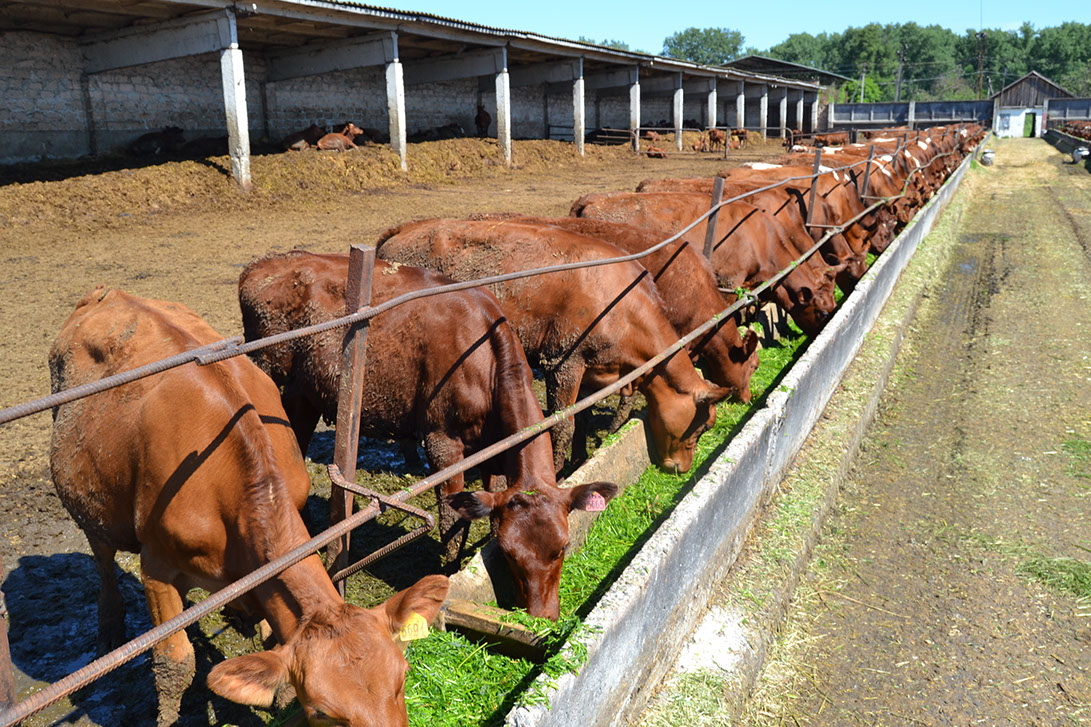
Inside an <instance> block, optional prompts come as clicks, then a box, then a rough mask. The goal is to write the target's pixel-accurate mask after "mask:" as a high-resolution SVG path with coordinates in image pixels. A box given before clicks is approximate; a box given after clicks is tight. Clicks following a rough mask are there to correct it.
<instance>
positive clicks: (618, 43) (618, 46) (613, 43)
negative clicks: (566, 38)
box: [576, 35, 629, 51]
mask: <svg viewBox="0 0 1091 727" xmlns="http://www.w3.org/2000/svg"><path fill="white" fill-rule="evenodd" d="M576 42H578V43H590V44H591V45H601V46H602V47H604V48H613V49H614V50H624V51H627V50H629V44H628V43H626V42H625V41H623V40H606V39H604V40H595V39H594V38H588V37H586V36H582V35H581V36H580V37H579V38H576Z"/></svg>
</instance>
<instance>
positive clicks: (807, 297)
mask: <svg viewBox="0 0 1091 727" xmlns="http://www.w3.org/2000/svg"><path fill="white" fill-rule="evenodd" d="M792 297H793V298H795V302H796V305H808V304H810V302H811V301H812V300H814V291H812V290H811V289H810V288H808V287H807V286H806V285H804V286H803V287H802V288H800V289H799V290H797V291H796V292H795V294H794V295H793V296H792Z"/></svg>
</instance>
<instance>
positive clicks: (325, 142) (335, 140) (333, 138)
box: [315, 122, 364, 151]
mask: <svg viewBox="0 0 1091 727" xmlns="http://www.w3.org/2000/svg"><path fill="white" fill-rule="evenodd" d="M363 133H364V132H363V130H362V129H361V128H360V127H358V126H356V125H355V124H353V123H351V122H350V123H348V124H345V128H343V129H341V131H340V132H338V133H336V134H326V135H325V136H323V137H322V138H321V139H319V140H318V143H317V144H315V146H317V147H318V148H319V149H322V150H324V151H348V150H349V149H355V148H356V143H355V142H354V141H353V140H354V139H355V138H356V137H357V136H359V135H361V134H363Z"/></svg>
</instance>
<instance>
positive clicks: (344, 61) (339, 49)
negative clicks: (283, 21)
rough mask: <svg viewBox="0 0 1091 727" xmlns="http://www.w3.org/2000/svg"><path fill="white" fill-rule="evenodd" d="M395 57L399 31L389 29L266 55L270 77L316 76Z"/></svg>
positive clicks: (373, 63)
mask: <svg viewBox="0 0 1091 727" xmlns="http://www.w3.org/2000/svg"><path fill="white" fill-rule="evenodd" d="M397 57H398V34H397V33H392V32H389V31H384V32H381V33H376V34H375V35H371V36H367V37H365V38H349V39H346V40H337V41H333V42H327V43H316V44H307V45H304V46H300V47H298V48H292V49H289V50H282V51H275V52H273V53H269V54H268V55H267V56H266V60H267V63H268V72H267V76H266V77H267V78H268V80H269V81H283V80H286V79H289V78H300V77H303V76H319V75H322V74H323V73H330V72H333V71H344V70H348V69H350V68H367V67H369V66H382V65H386V64H387V63H390V62H392V61H394V60H395V59H397Z"/></svg>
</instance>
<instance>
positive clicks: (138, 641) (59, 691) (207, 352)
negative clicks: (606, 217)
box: [0, 151, 956, 727]
mask: <svg viewBox="0 0 1091 727" xmlns="http://www.w3.org/2000/svg"><path fill="white" fill-rule="evenodd" d="M954 153H956V152H954V151H952V152H946V153H944V154H938V155H936V156H935V157H933V159H932V160H931V161H929V162H928V164H926V165H924V166H921V167H918V168H917V169H915V170H913V172H912V173H910V175H908V176H907V178H906V181H905V184H904V185H903V187H902V192H901V194H899V195H894V196H891V197H887V198H883V199H882V200H880V201H878V202H876V203H874V204H872V205H871V206H869V207H867V208H865V209H864V210H863V211H861V212H860V213H859V214H857V215H856V216H854V217H853V218H851V219H849V220H846V221H845V222H844V223H842V225H840V226H838V227H835V228H832V229H831V230H830V231H829V232H827V233H826V234H825V235H824V236H823V237H822V238H821V239H820V240H818V241H817V242H815V243H814V245H812V246H811V247H810V248H809V249H808V250H806V251H805V252H803V253H802V254H801V255H800V256H799V257H798V258H796V260H795V261H793V262H792V263H791V264H789V265H788V266H787V267H785V268H784V269H783V270H781V271H780V272H778V273H777V274H775V275H774V276H772V277H771V278H770V279H769V280H766V281H765V282H763V283H762V284H761V285H759V286H757V287H756V288H754V290H752V291H748V292H746V294H744V295H743V296H741V297H740V298H739V300H737V301H736V302H735V303H733V304H731V305H729V306H728V307H726V308H724V309H723V310H722V311H720V312H719V313H717V314H716V315H715V316H713V317H712V318H710V319H709V320H708V321H706V322H705V323H703V324H702V325H700V326H698V327H697V328H695V329H694V330H692V331H690V333H688V334H686V335H685V336H682V337H681V338H680V339H679V340H678V341H676V342H675V343H674V344H672V345H671V346H669V347H668V348H667V349H665V350H664V351H661V352H660V353H659V354H657V355H656V356H654V357H653V358H651V359H649V360H648V361H646V362H645V363H644V364H643V365H642V366H639V367H637V368H636V369H634V370H633V371H631V372H629V373H628V374H626V375H625V376H622V377H620V378H619V379H618V380H617V381H615V382H614V383H613V384H611V385H609V386H606V387H604V388H602V389H600V390H598V391H597V392H595V393H593V394H591V395H589V396H587V397H585V398H583V399H581V400H580V401H578V402H576V403H575V404H573V405H571V406H569V407H567V408H565V409H563V410H561V411H559V412H555V413H554V414H552V415H550V416H548V417H546V418H545V419H543V420H542V421H541V422H538V423H537V424H535V425H534V426H531V427H528V428H526V429H524V430H522V431H520V432H517V433H515V434H513V435H510V436H508V437H505V438H504V439H502V440H500V441H499V442H496V443H494V444H492V445H490V446H488V447H486V448H484V449H482V450H481V451H479V452H476V453H474V454H472V455H470V456H468V457H466V458H465V459H463V460H462V461H460V462H458V463H456V464H454V465H451V466H450V467H446V468H444V469H442V470H440V471H438V472H435V473H433V474H431V475H429V476H428V477H425V478H424V479H422V480H420V481H419V482H417V483H416V484H415V485H413V486H412V487H411V488H407V489H403V490H401V491H399V492H397V493H395V494H393V495H391V496H389V497H383V498H382V499H380V498H379V497H376V495H377V493H372V492H371V491H365V492H363V493H361V494H364V496H366V497H370V498H372V499H373V500H374V502H373V503H372V504H371V505H369V506H368V507H366V508H364V509H362V510H360V511H358V512H356V513H355V514H351V515H348V516H347V517H346V518H345V519H344V520H342V521H341V522H339V523H336V524H334V525H332V526H331V527H329V528H328V529H327V530H325V531H323V532H322V533H319V534H318V535H316V536H314V537H312V538H311V539H310V540H308V541H307V542H305V543H302V544H301V545H298V546H296V547H295V548H293V549H292V550H290V551H289V552H288V553H285V554H284V555H282V556H280V557H279V558H276V559H274V560H272V561H270V562H269V563H267V564H265V565H264V566H262V567H260V568H258V569H257V570H255V571H253V572H251V573H250V574H248V575H246V576H244V577H243V578H240V579H239V580H238V581H235V582H234V583H232V584H231V585H229V586H226V587H225V588H223V589H221V590H219V591H217V592H216V593H214V594H212V595H210V596H209V597H208V598H206V599H205V600H203V601H202V602H201V603H199V604H196V605H194V606H191V607H189V608H187V609H186V610H185V611H183V612H182V613H181V614H179V615H178V616H175V617H174V618H172V619H169V620H168V621H165V622H164V623H162V624H160V625H159V626H156V627H154V628H152V629H151V630H149V631H146V632H145V633H143V634H141V635H140V636H138V637H136V638H135V639H132V640H131V641H129V642H128V643H126V644H124V645H123V646H121V647H119V648H117V649H115V650H113V651H111V652H110V653H109V654H106V655H105V656H103V657H100V658H98V659H96V660H94V661H92V662H91V663H90V664H87V665H86V666H84V667H82V668H80V669H78V670H76V671H75V672H73V673H72V674H69V675H68V676H67V677H64V678H63V679H61V680H59V681H57V682H55V683H53V684H51V685H49V686H47V687H44V688H43V689H41V690H40V691H38V692H36V693H34V694H33V695H31V696H30V697H28V698H27V699H25V700H23V701H21V702H19V703H18V704H16V705H14V706H13V707H11V708H9V709H5V710H4V711H3V712H0V727H13V726H14V725H17V724H19V723H20V722H21V721H22V720H24V719H26V718H27V717H30V716H32V715H34V714H36V713H37V712H39V711H41V710H42V709H44V708H45V707H47V706H49V705H50V704H52V703H54V702H56V701H58V700H60V699H63V698H64V697H65V696H67V695H69V694H71V693H72V692H74V691H76V690H77V689H80V688H82V687H84V686H86V685H87V684H90V683H91V682H93V681H96V680H97V679H99V678H101V677H102V676H104V675H105V674H108V673H109V672H111V671H113V670H114V669H116V668H118V667H119V666H121V665H122V664H125V663H126V662H128V661H130V660H132V659H133V658H135V657H136V656H138V655H139V654H141V653H143V652H145V651H147V650H148V649H150V648H152V647H153V646H154V645H155V644H157V643H159V642H160V641H163V640H164V639H166V638H168V637H170V636H171V635H172V634H175V633H177V632H178V631H181V630H182V629H184V628H186V627H187V626H190V625H192V624H194V623H196V622H197V621H199V620H200V619H201V618H203V617H205V616H207V615H209V614H210V613H212V612H213V611H217V610H219V609H220V608H222V607H223V606H225V605H226V604H228V603H229V602H231V601H233V600H235V599H236V598H238V597H239V596H241V595H242V594H244V593H246V592H248V591H250V590H252V589H253V588H256V587H257V586H258V585H260V584H262V583H264V582H265V581H267V580H269V579H270V578H272V577H274V576H275V575H277V574H278V573H280V572H282V571H283V570H285V569H287V568H289V567H291V566H292V565H295V564H296V563H298V562H300V561H301V560H303V559H304V558H306V557H308V556H309V555H311V554H312V553H315V552H317V551H318V550H319V549H321V548H323V547H326V546H328V545H329V544H331V543H333V542H334V541H337V540H338V539H340V538H341V537H343V536H344V535H346V534H347V533H349V532H351V531H352V530H353V529H355V528H356V527H358V526H359V525H361V524H363V523H364V522H367V521H368V520H371V519H373V518H374V517H376V516H377V515H378V514H379V513H380V512H381V511H382V509H383V506H384V504H385V505H386V506H394V503H399V504H401V503H405V502H406V501H408V500H409V499H410V498H412V497H416V496H417V495H420V494H421V493H423V492H425V491H427V490H428V489H429V488H431V487H434V486H436V485H438V484H440V483H442V482H444V481H446V480H447V479H450V478H451V477H453V476H455V475H457V474H459V473H462V472H465V471H467V470H469V469H471V468H473V467H475V466H477V465H478V464H480V463H482V462H484V461H486V460H488V459H490V458H492V457H494V456H496V455H497V454H500V453H501V452H504V451H506V450H507V449H510V448H511V447H514V446H516V445H518V444H521V443H522V442H524V441H526V440H528V439H531V438H533V437H537V436H539V435H541V434H542V433H543V432H545V431H547V430H548V429H550V428H552V427H553V426H555V425H556V424H557V423H559V422H561V421H563V420H565V419H567V418H568V417H570V416H574V415H575V414H577V413H579V412H581V411H583V410H585V409H587V408H589V407H591V406H593V405H594V404H596V403H598V402H599V401H601V400H603V399H605V398H606V397H608V396H610V395H612V394H614V393H616V392H618V391H620V390H621V389H622V388H624V387H625V386H627V385H628V384H630V383H632V382H634V381H636V380H637V379H638V378H640V377H641V376H643V375H645V374H646V373H648V372H649V371H651V370H652V369H653V368H655V367H656V366H658V365H659V364H660V363H662V362H663V361H665V360H667V359H668V358H670V357H672V356H674V355H675V354H676V353H678V352H679V351H680V350H682V349H683V348H684V347H685V346H687V345H689V344H690V343H692V342H693V341H695V340H697V339H698V338H699V337H701V336H703V335H705V334H706V333H708V332H710V331H712V330H713V329H715V328H718V327H719V326H721V325H723V324H724V323H725V322H726V321H727V320H728V318H729V317H730V316H731V315H732V314H733V313H735V312H736V311H738V310H740V309H741V308H742V307H744V306H745V305H747V304H748V303H749V301H750V300H752V299H754V298H756V297H757V296H758V295H760V294H761V293H762V292H764V291H765V290H767V289H769V288H770V287H772V286H773V285H776V284H777V283H779V282H780V281H781V280H782V279H783V278H784V277H786V276H787V275H789V274H790V273H791V272H792V271H793V270H795V268H796V267H798V265H800V264H801V263H802V262H804V261H805V260H807V259H808V258H809V257H811V256H812V255H813V254H814V253H815V252H817V251H818V249H819V248H820V247H821V246H822V245H823V244H825V242H826V241H827V240H829V238H830V237H832V236H833V235H835V234H838V233H839V232H842V231H843V230H844V229H846V228H847V227H849V226H850V225H852V224H855V223H856V222H857V221H858V220H860V219H861V218H863V217H864V216H866V215H868V214H870V213H871V212H872V211H874V210H875V209H877V208H878V207H881V206H883V205H885V204H889V203H890V202H891V201H893V200H894V199H897V198H900V197H902V196H904V195H905V193H906V190H907V189H908V186H909V183H910V181H911V180H910V177H911V176H912V174H913V173H916V172H919V171H923V170H924V169H926V168H927V167H929V166H931V165H932V164H933V163H935V161H937V160H938V159H941V158H944V157H947V156H950V155H951V154H954ZM856 165H857V164H853V165H849V166H856ZM849 166H846V167H840V168H839V169H846V168H849ZM804 178H807V177H805V176H804V177H798V178H796V179H804ZM788 181H790V180H782V182H781V183H786V182H788ZM776 186H779V184H774V185H770V186H769V188H772V187H776ZM757 191H759V190H754V191H753V192H749V193H747V194H744V195H739V197H738V198H732V199H730V200H725V201H723V202H721V203H720V205H718V206H716V207H715V208H714V209H710V210H709V211H708V212H705V213H703V214H701V215H700V216H699V217H698V218H697V219H695V220H694V221H693V222H691V223H690V224H689V225H687V226H686V227H685V228H684V229H683V230H682V231H680V232H678V233H676V234H675V235H673V236H671V237H670V238H667V239H666V240H664V241H663V242H661V243H659V244H657V245H655V246H653V247H652V248H649V249H648V250H646V251H645V252H643V253H636V254H634V255H627V256H621V257H619V258H613V259H611V260H606V261H595V262H596V263H598V264H611V263H613V262H622V261H627V260H630V259H637V258H639V257H643V256H644V255H647V254H650V253H651V252H653V251H654V250H658V249H660V248H662V247H663V246H664V245H667V244H669V243H670V242H673V241H675V240H677V239H678V238H680V237H681V236H682V235H684V234H685V233H686V232H688V231H689V230H691V229H693V227H695V226H696V225H697V224H699V223H700V222H701V221H702V220H703V219H705V218H707V217H708V216H709V215H711V214H712V213H713V212H714V211H715V209H719V207H722V206H723V205H724V204H728V203H730V202H732V201H735V200H736V199H739V198H743V197H746V196H749V195H751V194H754V193H755V192H757ZM573 267H591V266H590V265H587V264H568V265H560V266H555V267H553V268H543V269H539V270H534V271H523V272H521V273H511V274H508V275H504V276H495V277H494V278H492V279H489V278H485V279H482V280H478V281H469V282H467V283H461V284H455V285H450V286H444V287H445V288H446V289H445V290H441V291H439V292H433V293H432V294H433V295H436V294H440V293H442V292H450V291H451V290H453V289H459V290H461V289H464V288H468V287H477V286H481V285H486V284H488V282H487V281H489V280H493V281H494V282H501V281H500V280H497V279H501V278H502V279H505V280H506V279H514V278H519V277H528V276H529V275H536V274H541V273H543V272H557V271H559V270H562V269H572V268H573ZM432 290H433V291H436V290H438V289H432ZM416 297H427V296H420V295H417V296H414V295H413V294H407V295H403V296H398V297H397V298H392V299H391V300H389V301H387V302H386V303H385V304H382V305H379V306H375V307H368V308H363V309H361V310H359V311H357V313H355V314H353V315H349V316H344V317H342V318H340V319H335V320H334V321H328V322H326V323H324V324H320V325H318V326H311V327H309V329H297V330H296V331H291V332H288V333H286V334H280V335H278V336H272V337H269V338H267V339H263V340H262V346H258V347H254V348H248V346H247V345H245V344H244V345H233V344H234V342H237V341H238V340H239V339H238V338H237V337H236V338H233V339H225V340H224V341H218V342H216V343H214V344H210V345H208V346H204V347H201V348H200V349H194V350H193V351H188V352H186V353H185V354H179V355H178V356H173V357H170V358H168V359H163V360H162V361H158V362H155V363H153V364H149V365H147V366H143V367H140V368H138V369H133V370H131V371H128V372H124V373H123V374H118V375H117V376H114V377H108V378H106V379H100V380H99V381H96V382H91V384H88V385H84V386H81V387H74V388H73V389H69V390H67V391H65V392H58V394H57V395H53V396H50V397H44V398H42V399H38V400H35V401H33V402H27V403H26V404H24V405H18V406H15V407H9V408H8V409H5V410H3V411H2V412H0V424H2V423H4V422H7V421H11V420H13V419H17V418H21V417H23V416H29V415H30V414H33V413H35V412H40V411H44V410H45V409H47V408H51V407H52V406H58V405H60V404H61V403H65V402H66V401H73V400H75V399H78V398H82V397H84V396H90V395H92V394H94V393H98V392H100V391H105V390H106V389H108V388H112V387H113V386H120V385H122V384H124V383H128V382H129V381H133V380H136V379H137V378H140V377H141V376H150V375H153V374H155V373H159V372H161V371H165V370H167V369H169V368H173V367H175V366H180V365H183V364H185V363H189V362H191V361H192V362H195V363H198V364H199V365H204V364H208V363H212V362H214V361H220V360H224V359H227V358H231V357H233V356H238V355H242V354H244V353H247V352H248V351H249V350H257V348H260V347H264V346H269V345H275V344H276V343H281V342H284V341H286V340H292V339H294V338H298V337H300V336H301V335H309V334H313V333H317V332H320V331H325V330H331V329H332V328H336V327H339V326H345V325H353V324H356V323H361V322H363V321H366V320H369V319H370V318H373V317H374V316H376V315H379V314H380V313H382V312H384V311H386V310H389V309H390V308H392V307H394V306H395V305H400V304H402V303H404V302H407V300H411V299H415V298H416ZM302 331H306V333H300V332H302ZM288 334H296V335H290V336H289V335H288ZM346 338H348V336H347V337H346ZM254 343H258V342H254ZM138 372H139V374H140V375H136V374H137V373H138ZM119 379H123V380H119ZM59 395H68V397H69V398H67V399H64V400H63V401H62V400H59V398H58V397H59ZM31 405H33V406H31ZM4 417H6V418H4ZM333 475H337V476H338V477H339V479H340V480H341V482H340V483H339V484H340V486H342V487H343V488H344V489H346V490H350V491H351V490H353V489H354V486H350V483H349V482H348V481H347V480H345V479H344V478H343V476H342V475H341V472H340V470H339V469H338V470H336V471H334V470H331V476H333ZM351 485H354V483H351ZM404 509H407V510H408V508H404ZM421 512H423V511H421ZM426 522H427V519H426ZM422 527H423V526H422ZM418 530H419V528H418ZM410 536H413V533H407V535H406V536H403V538H401V539H399V541H402V540H406V539H408V538H410ZM414 537H415V536H414ZM392 545H393V544H392ZM391 547H392V546H386V548H385V549H383V551H382V554H385V553H386V552H389V551H390V549H391ZM378 557H381V555H379V554H373V555H372V556H369V558H372V560H375V559H377V558H378ZM357 566H359V567H361V568H362V567H363V566H362V565H360V564H359V563H358V564H356V565H354V566H352V567H351V568H356V567H357ZM339 575H340V574H339ZM346 575H347V574H346ZM9 664H10V662H9ZM0 678H2V677H0Z"/></svg>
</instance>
